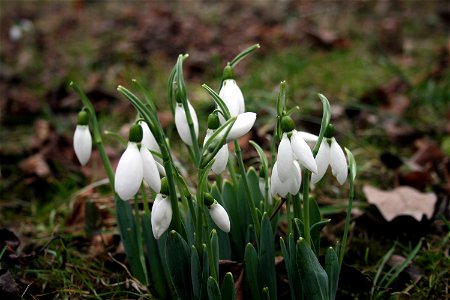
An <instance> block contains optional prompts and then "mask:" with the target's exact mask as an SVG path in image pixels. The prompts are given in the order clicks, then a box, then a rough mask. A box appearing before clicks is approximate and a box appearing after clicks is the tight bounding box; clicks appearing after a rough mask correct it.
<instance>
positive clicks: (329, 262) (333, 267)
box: [325, 247, 339, 300]
mask: <svg viewBox="0 0 450 300" xmlns="http://www.w3.org/2000/svg"><path fill="white" fill-rule="evenodd" d="M325 271H326V272H327V275H328V293H329V295H328V296H329V299H330V300H334V299H335V298H336V292H337V288H338V283H339V259H338V257H337V255H336V252H335V251H334V249H333V248H332V247H329V248H328V249H327V253H326V254H325Z"/></svg>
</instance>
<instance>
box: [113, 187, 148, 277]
mask: <svg viewBox="0 0 450 300" xmlns="http://www.w3.org/2000/svg"><path fill="white" fill-rule="evenodd" d="M114 200H115V204H116V213H117V225H118V227H119V231H120V237H121V239H122V242H123V246H124V249H125V253H126V255H127V258H128V262H129V264H130V269H131V273H132V274H133V276H135V277H136V278H137V279H138V280H139V281H140V282H141V283H143V284H148V276H147V270H146V268H145V263H144V261H143V260H142V259H143V255H141V253H139V248H140V247H139V245H138V243H141V242H142V241H141V236H137V234H136V223H135V218H134V216H133V212H132V209H131V205H130V204H129V203H128V202H126V201H123V200H121V199H120V198H119V196H117V195H116V196H115V197H114Z"/></svg>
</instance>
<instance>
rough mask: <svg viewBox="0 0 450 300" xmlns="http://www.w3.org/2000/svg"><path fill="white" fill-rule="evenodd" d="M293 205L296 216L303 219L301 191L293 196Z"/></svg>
mask: <svg viewBox="0 0 450 300" xmlns="http://www.w3.org/2000/svg"><path fill="white" fill-rule="evenodd" d="M292 201H293V206H294V218H297V219H300V220H302V219H303V218H302V207H301V205H300V203H301V199H300V193H297V194H295V196H294V197H293V198H292Z"/></svg>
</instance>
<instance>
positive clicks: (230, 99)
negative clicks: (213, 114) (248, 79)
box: [219, 79, 245, 117]
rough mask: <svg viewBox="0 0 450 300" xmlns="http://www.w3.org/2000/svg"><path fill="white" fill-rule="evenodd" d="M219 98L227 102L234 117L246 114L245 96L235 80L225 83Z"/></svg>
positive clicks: (227, 80) (225, 81)
mask: <svg viewBox="0 0 450 300" xmlns="http://www.w3.org/2000/svg"><path fill="white" fill-rule="evenodd" d="M219 97H220V98H222V100H223V102H225V105H226V106H227V108H228V111H229V112H230V115H231V116H232V117H234V116H237V115H238V114H240V113H243V112H244V110H245V109H244V96H243V95H242V92H241V89H240V88H239V87H238V85H237V84H236V81H234V80H233V79H226V80H224V81H223V84H222V88H221V89H220V92H219Z"/></svg>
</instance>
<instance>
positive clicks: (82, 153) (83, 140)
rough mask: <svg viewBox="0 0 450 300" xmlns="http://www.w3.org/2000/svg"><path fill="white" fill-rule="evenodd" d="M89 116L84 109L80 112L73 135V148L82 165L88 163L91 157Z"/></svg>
mask: <svg viewBox="0 0 450 300" xmlns="http://www.w3.org/2000/svg"><path fill="white" fill-rule="evenodd" d="M88 124H89V116H88V113H87V112H86V111H84V110H82V111H80V112H79V114H78V124H77V127H76V128H75V133H74V135H73V149H74V150H75V155H76V156H77V158H78V161H79V162H80V164H81V165H82V166H84V165H86V163H87V162H88V161H89V158H90V157H91V152H92V137H91V132H90V131H89V125H88Z"/></svg>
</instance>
